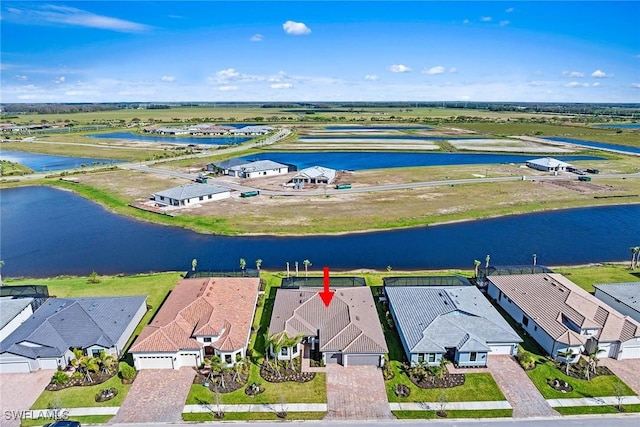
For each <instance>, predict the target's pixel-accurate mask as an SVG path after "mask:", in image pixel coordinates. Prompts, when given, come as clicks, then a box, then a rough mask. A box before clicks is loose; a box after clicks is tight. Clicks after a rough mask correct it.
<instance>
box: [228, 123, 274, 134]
mask: <svg viewBox="0 0 640 427" xmlns="http://www.w3.org/2000/svg"><path fill="white" fill-rule="evenodd" d="M272 130H273V128H272V127H271V126H259V125H258V126H244V127H241V128H237V129H232V130H231V133H232V134H235V135H266V134H268V133H269V132H271V131H272Z"/></svg>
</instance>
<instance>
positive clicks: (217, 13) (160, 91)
mask: <svg viewBox="0 0 640 427" xmlns="http://www.w3.org/2000/svg"><path fill="white" fill-rule="evenodd" d="M0 8H1V9H0V10H1V14H2V15H1V22H0V24H1V36H2V43H1V55H2V56H1V84H2V86H1V101H2V102H123V101H156V102H161V101H165V102H180V101H209V102H224V101H438V100H471V101H530V102H640V2H637V1H635V2H634V1H608V2H590V1H580V2H578V1H569V2H557V1H538V2H522V1H497V2H488V1H475V2H463V1H448V2H436V1H411V2H402V1H354V2H345V1H341V2H338V1H318V2H307V1H297V2H285V1H272V2H270V1H249V2H237V1H194V2H189V1H108V2H107V1H105V2H102V1H84V2H74V1H55V0H54V1H28V2H21V1H11V0H3V1H2V5H1V6H0Z"/></svg>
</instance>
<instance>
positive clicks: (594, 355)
mask: <svg viewBox="0 0 640 427" xmlns="http://www.w3.org/2000/svg"><path fill="white" fill-rule="evenodd" d="M604 351H605V350H604V349H603V348H600V347H598V346H597V345H596V347H595V348H594V349H593V351H592V352H591V353H589V354H588V357H589V367H590V368H591V370H592V371H593V373H594V374H595V373H596V370H597V369H598V362H600V359H599V358H598V354H600V353H602V352H604Z"/></svg>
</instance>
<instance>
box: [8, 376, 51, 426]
mask: <svg viewBox="0 0 640 427" xmlns="http://www.w3.org/2000/svg"><path fill="white" fill-rule="evenodd" d="M54 372H55V371H54V370H49V369H47V370H42V371H36V372H31V373H29V374H0V407H1V409H2V417H1V419H0V426H2V427H13V426H19V425H20V420H19V419H9V420H7V419H5V418H13V417H12V416H11V415H12V414H14V413H15V412H13V411H24V410H27V409H29V408H31V405H33V403H34V402H35V401H36V399H37V398H38V396H40V394H42V392H43V391H44V388H45V387H46V386H47V384H49V381H51V376H52V375H53V373H54ZM5 411H11V412H9V413H6V412H5Z"/></svg>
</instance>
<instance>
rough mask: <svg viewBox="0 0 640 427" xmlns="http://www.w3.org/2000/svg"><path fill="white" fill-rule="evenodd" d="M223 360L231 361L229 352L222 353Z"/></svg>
mask: <svg viewBox="0 0 640 427" xmlns="http://www.w3.org/2000/svg"><path fill="white" fill-rule="evenodd" d="M224 361H225V362H226V363H231V355H230V354H225V355H224Z"/></svg>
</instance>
